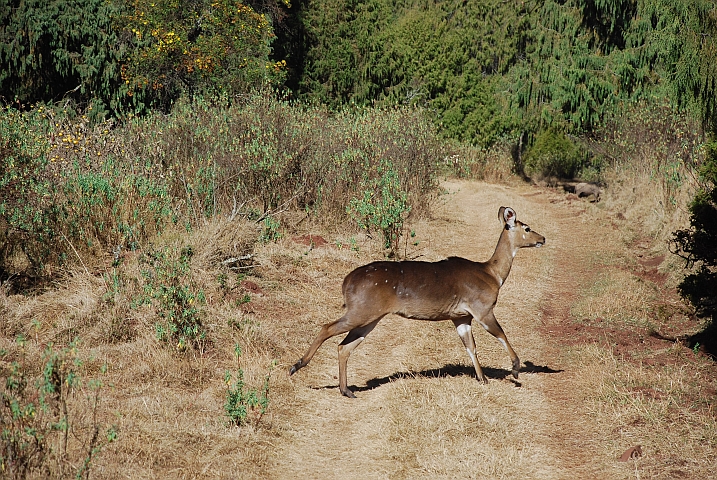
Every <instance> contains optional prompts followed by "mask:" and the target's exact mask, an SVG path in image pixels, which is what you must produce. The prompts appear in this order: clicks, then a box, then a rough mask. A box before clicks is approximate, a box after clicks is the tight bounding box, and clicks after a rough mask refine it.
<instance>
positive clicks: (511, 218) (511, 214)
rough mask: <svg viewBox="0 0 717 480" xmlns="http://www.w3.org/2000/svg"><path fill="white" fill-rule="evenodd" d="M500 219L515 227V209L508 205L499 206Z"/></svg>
mask: <svg viewBox="0 0 717 480" xmlns="http://www.w3.org/2000/svg"><path fill="white" fill-rule="evenodd" d="M500 213H502V215H501V220H502V221H503V223H505V224H506V225H508V226H510V228H513V227H515V210H513V209H512V208H510V207H505V208H504V207H501V212H500Z"/></svg>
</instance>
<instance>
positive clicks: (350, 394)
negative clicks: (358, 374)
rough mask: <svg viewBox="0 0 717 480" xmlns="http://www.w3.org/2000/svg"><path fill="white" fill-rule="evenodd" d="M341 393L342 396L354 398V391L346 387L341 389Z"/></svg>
mask: <svg viewBox="0 0 717 480" xmlns="http://www.w3.org/2000/svg"><path fill="white" fill-rule="evenodd" d="M341 395H343V396H344V397H349V398H356V395H354V392H352V391H351V390H350V389H349V388H348V387H346V388H345V389H342V390H341Z"/></svg>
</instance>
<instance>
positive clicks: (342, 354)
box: [339, 318, 381, 398]
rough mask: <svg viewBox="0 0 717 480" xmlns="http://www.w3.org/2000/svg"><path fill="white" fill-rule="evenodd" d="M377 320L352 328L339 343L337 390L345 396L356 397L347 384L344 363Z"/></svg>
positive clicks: (345, 363)
mask: <svg viewBox="0 0 717 480" xmlns="http://www.w3.org/2000/svg"><path fill="white" fill-rule="evenodd" d="M379 320H381V319H380V318H379V319H377V320H374V321H373V322H371V323H369V324H368V325H364V326H363V327H358V328H354V329H353V330H351V331H350V332H349V334H348V335H346V338H344V340H343V341H342V342H341V343H340V344H339V390H340V391H341V394H342V395H344V396H346V397H349V398H356V395H354V392H352V391H351V390H350V389H349V387H348V385H347V384H348V380H347V375H346V365H347V363H348V360H349V356H350V355H351V352H352V351H353V350H354V349H355V348H356V347H358V346H359V345H360V344H361V342H363V341H364V339H365V338H366V336H367V335H368V334H369V333H371V330H373V328H374V327H375V326H376V324H377V323H378V321H379Z"/></svg>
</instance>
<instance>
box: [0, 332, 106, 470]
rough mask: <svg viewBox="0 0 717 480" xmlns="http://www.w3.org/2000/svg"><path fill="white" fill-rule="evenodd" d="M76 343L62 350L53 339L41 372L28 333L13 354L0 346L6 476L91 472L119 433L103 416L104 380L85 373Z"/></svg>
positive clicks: (1, 456)
mask: <svg viewBox="0 0 717 480" xmlns="http://www.w3.org/2000/svg"><path fill="white" fill-rule="evenodd" d="M77 346H78V341H77V340H76V341H74V342H72V343H70V344H69V345H68V346H67V347H64V348H62V349H59V350H58V349H55V347H54V345H53V344H49V345H48V346H47V347H46V348H45V350H44V352H43V353H42V362H41V370H40V372H35V371H34V369H33V367H32V366H31V364H32V360H31V359H30V358H28V357H27V347H28V346H27V344H26V341H25V340H24V339H23V338H21V337H20V338H18V339H17V341H16V348H15V349H14V350H15V351H14V352H13V355H10V353H9V352H7V351H0V358H3V360H5V359H7V360H8V362H7V365H8V370H7V371H4V372H2V373H3V377H5V381H4V384H3V385H0V411H1V412H2V413H1V414H0V472H2V478H18V479H19V478H27V477H38V476H39V477H46V478H47V477H56V478H68V477H70V476H74V477H75V478H78V479H80V478H89V476H90V470H91V467H92V464H93V461H94V459H95V458H96V457H97V456H98V455H99V454H100V453H101V451H102V448H103V447H104V446H105V445H107V444H108V443H110V442H113V441H115V440H116V439H117V435H118V433H117V429H116V427H114V426H109V427H107V426H105V425H102V424H101V422H100V420H99V418H98V409H99V404H100V396H101V393H102V389H103V386H104V385H103V383H102V380H101V379H99V378H86V377H84V376H83V374H82V370H83V361H82V360H81V359H80V358H79V356H78V350H77ZM106 368H107V367H106V365H105V366H103V367H102V368H101V373H102V374H104V373H105V372H106Z"/></svg>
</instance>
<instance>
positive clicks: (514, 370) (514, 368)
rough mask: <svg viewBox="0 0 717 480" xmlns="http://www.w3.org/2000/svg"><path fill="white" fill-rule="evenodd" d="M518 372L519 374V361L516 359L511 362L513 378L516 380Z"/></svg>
mask: <svg viewBox="0 0 717 480" xmlns="http://www.w3.org/2000/svg"><path fill="white" fill-rule="evenodd" d="M518 372H520V360H518V359H517V358H516V359H515V361H514V362H513V378H518Z"/></svg>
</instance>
